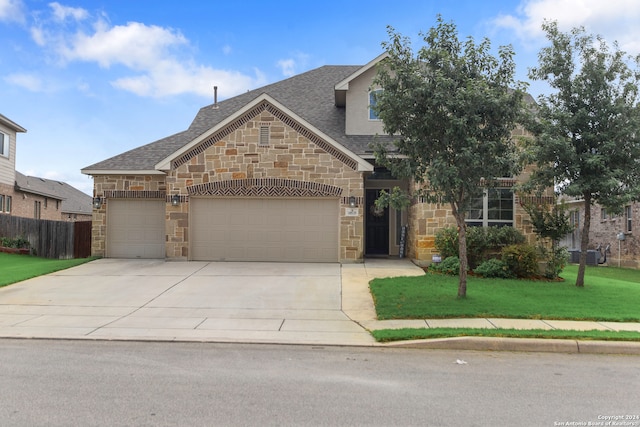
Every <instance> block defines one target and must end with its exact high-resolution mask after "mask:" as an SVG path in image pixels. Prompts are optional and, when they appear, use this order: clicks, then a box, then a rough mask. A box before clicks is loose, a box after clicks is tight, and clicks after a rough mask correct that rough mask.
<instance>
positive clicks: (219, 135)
mask: <svg viewBox="0 0 640 427" xmlns="http://www.w3.org/2000/svg"><path fill="white" fill-rule="evenodd" d="M263 111H268V112H269V113H271V114H273V115H274V116H275V117H277V118H278V119H280V120H281V121H282V122H283V123H285V124H286V125H287V126H289V127H291V128H293V129H294V130H295V131H296V132H298V133H299V134H301V135H302V136H304V137H305V138H307V139H308V140H309V141H311V142H313V143H314V144H316V145H317V146H318V147H320V148H321V149H322V150H324V151H326V152H327V153H329V154H331V155H332V156H334V157H335V158H337V159H338V160H340V161H341V162H343V163H344V164H345V165H347V166H348V167H350V168H351V169H353V170H357V167H358V163H357V162H356V161H355V160H353V159H352V158H350V157H349V156H347V155H346V154H345V153H343V152H342V151H340V150H338V149H337V148H335V147H334V146H332V145H331V144H329V143H328V142H326V141H324V140H323V139H321V138H320V137H318V136H317V135H316V134H314V133H313V132H311V131H310V130H309V129H307V128H305V127H303V126H302V125H300V124H299V123H298V122H296V121H295V120H293V119H292V118H290V117H289V116H287V115H286V114H285V113H284V112H282V111H280V110H279V109H277V108H276V107H275V106H273V105H271V104H270V103H268V102H263V103H261V104H260V105H257V106H256V107H255V108H252V109H251V110H249V111H248V112H247V113H245V114H244V115H243V116H241V117H240V118H238V119H237V120H236V121H234V122H233V123H231V124H229V125H228V126H226V127H225V128H223V129H221V130H219V131H218V132H216V133H215V134H213V135H211V137H209V138H207V139H206V140H205V141H203V142H202V143H200V144H198V145H197V146H196V147H194V148H193V149H192V150H190V151H189V152H187V153H185V154H183V155H182V156H180V157H178V158H177V159H175V160H174V161H173V162H172V167H173V169H177V168H178V167H180V166H181V165H183V164H185V163H187V162H188V161H189V160H191V159H192V158H194V157H196V156H197V155H198V154H201V153H203V152H204V151H205V150H206V149H207V148H209V147H212V146H213V145H214V144H215V143H216V142H218V141H220V140H221V139H223V138H225V137H226V136H228V135H230V134H231V133H233V132H235V131H236V130H237V129H239V128H240V127H241V126H244V125H245V124H246V123H248V122H249V121H251V120H253V119H254V118H255V117H257V116H258V115H259V114H260V113H262V112H263Z"/></svg>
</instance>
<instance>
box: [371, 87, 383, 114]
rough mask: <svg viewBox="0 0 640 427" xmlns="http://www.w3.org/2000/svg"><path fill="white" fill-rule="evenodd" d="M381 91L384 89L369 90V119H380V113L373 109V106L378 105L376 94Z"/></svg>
mask: <svg viewBox="0 0 640 427" xmlns="http://www.w3.org/2000/svg"><path fill="white" fill-rule="evenodd" d="M381 92H382V89H376V90H372V91H371V92H369V120H380V118H378V114H376V112H375V111H373V107H375V106H376V94H379V93H381Z"/></svg>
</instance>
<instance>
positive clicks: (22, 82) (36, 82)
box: [4, 73, 43, 92]
mask: <svg viewBox="0 0 640 427" xmlns="http://www.w3.org/2000/svg"><path fill="white" fill-rule="evenodd" d="M4 80H5V81H6V82H7V83H10V84H13V85H16V86H21V87H23V88H25V89H28V90H30V91H31V92H40V91H42V89H43V84H42V80H41V79H40V78H39V77H36V76H34V75H32V74H20V73H14V74H9V75H8V76H6V77H5V78H4Z"/></svg>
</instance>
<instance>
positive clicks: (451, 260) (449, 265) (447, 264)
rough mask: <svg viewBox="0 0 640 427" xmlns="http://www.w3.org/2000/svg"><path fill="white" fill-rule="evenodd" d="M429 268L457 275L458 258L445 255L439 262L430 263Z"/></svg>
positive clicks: (458, 270)
mask: <svg viewBox="0 0 640 427" xmlns="http://www.w3.org/2000/svg"><path fill="white" fill-rule="evenodd" d="M431 269H432V270H433V271H436V272H438V273H442V274H448V275H450V276H457V275H458V274H460V259H459V258H458V257H457V256H450V257H447V258H445V259H444V260H443V261H442V262H441V263H439V264H431Z"/></svg>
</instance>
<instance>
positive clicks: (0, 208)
mask: <svg viewBox="0 0 640 427" xmlns="http://www.w3.org/2000/svg"><path fill="white" fill-rule="evenodd" d="M0 212H4V196H3V195H2V194H0Z"/></svg>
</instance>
